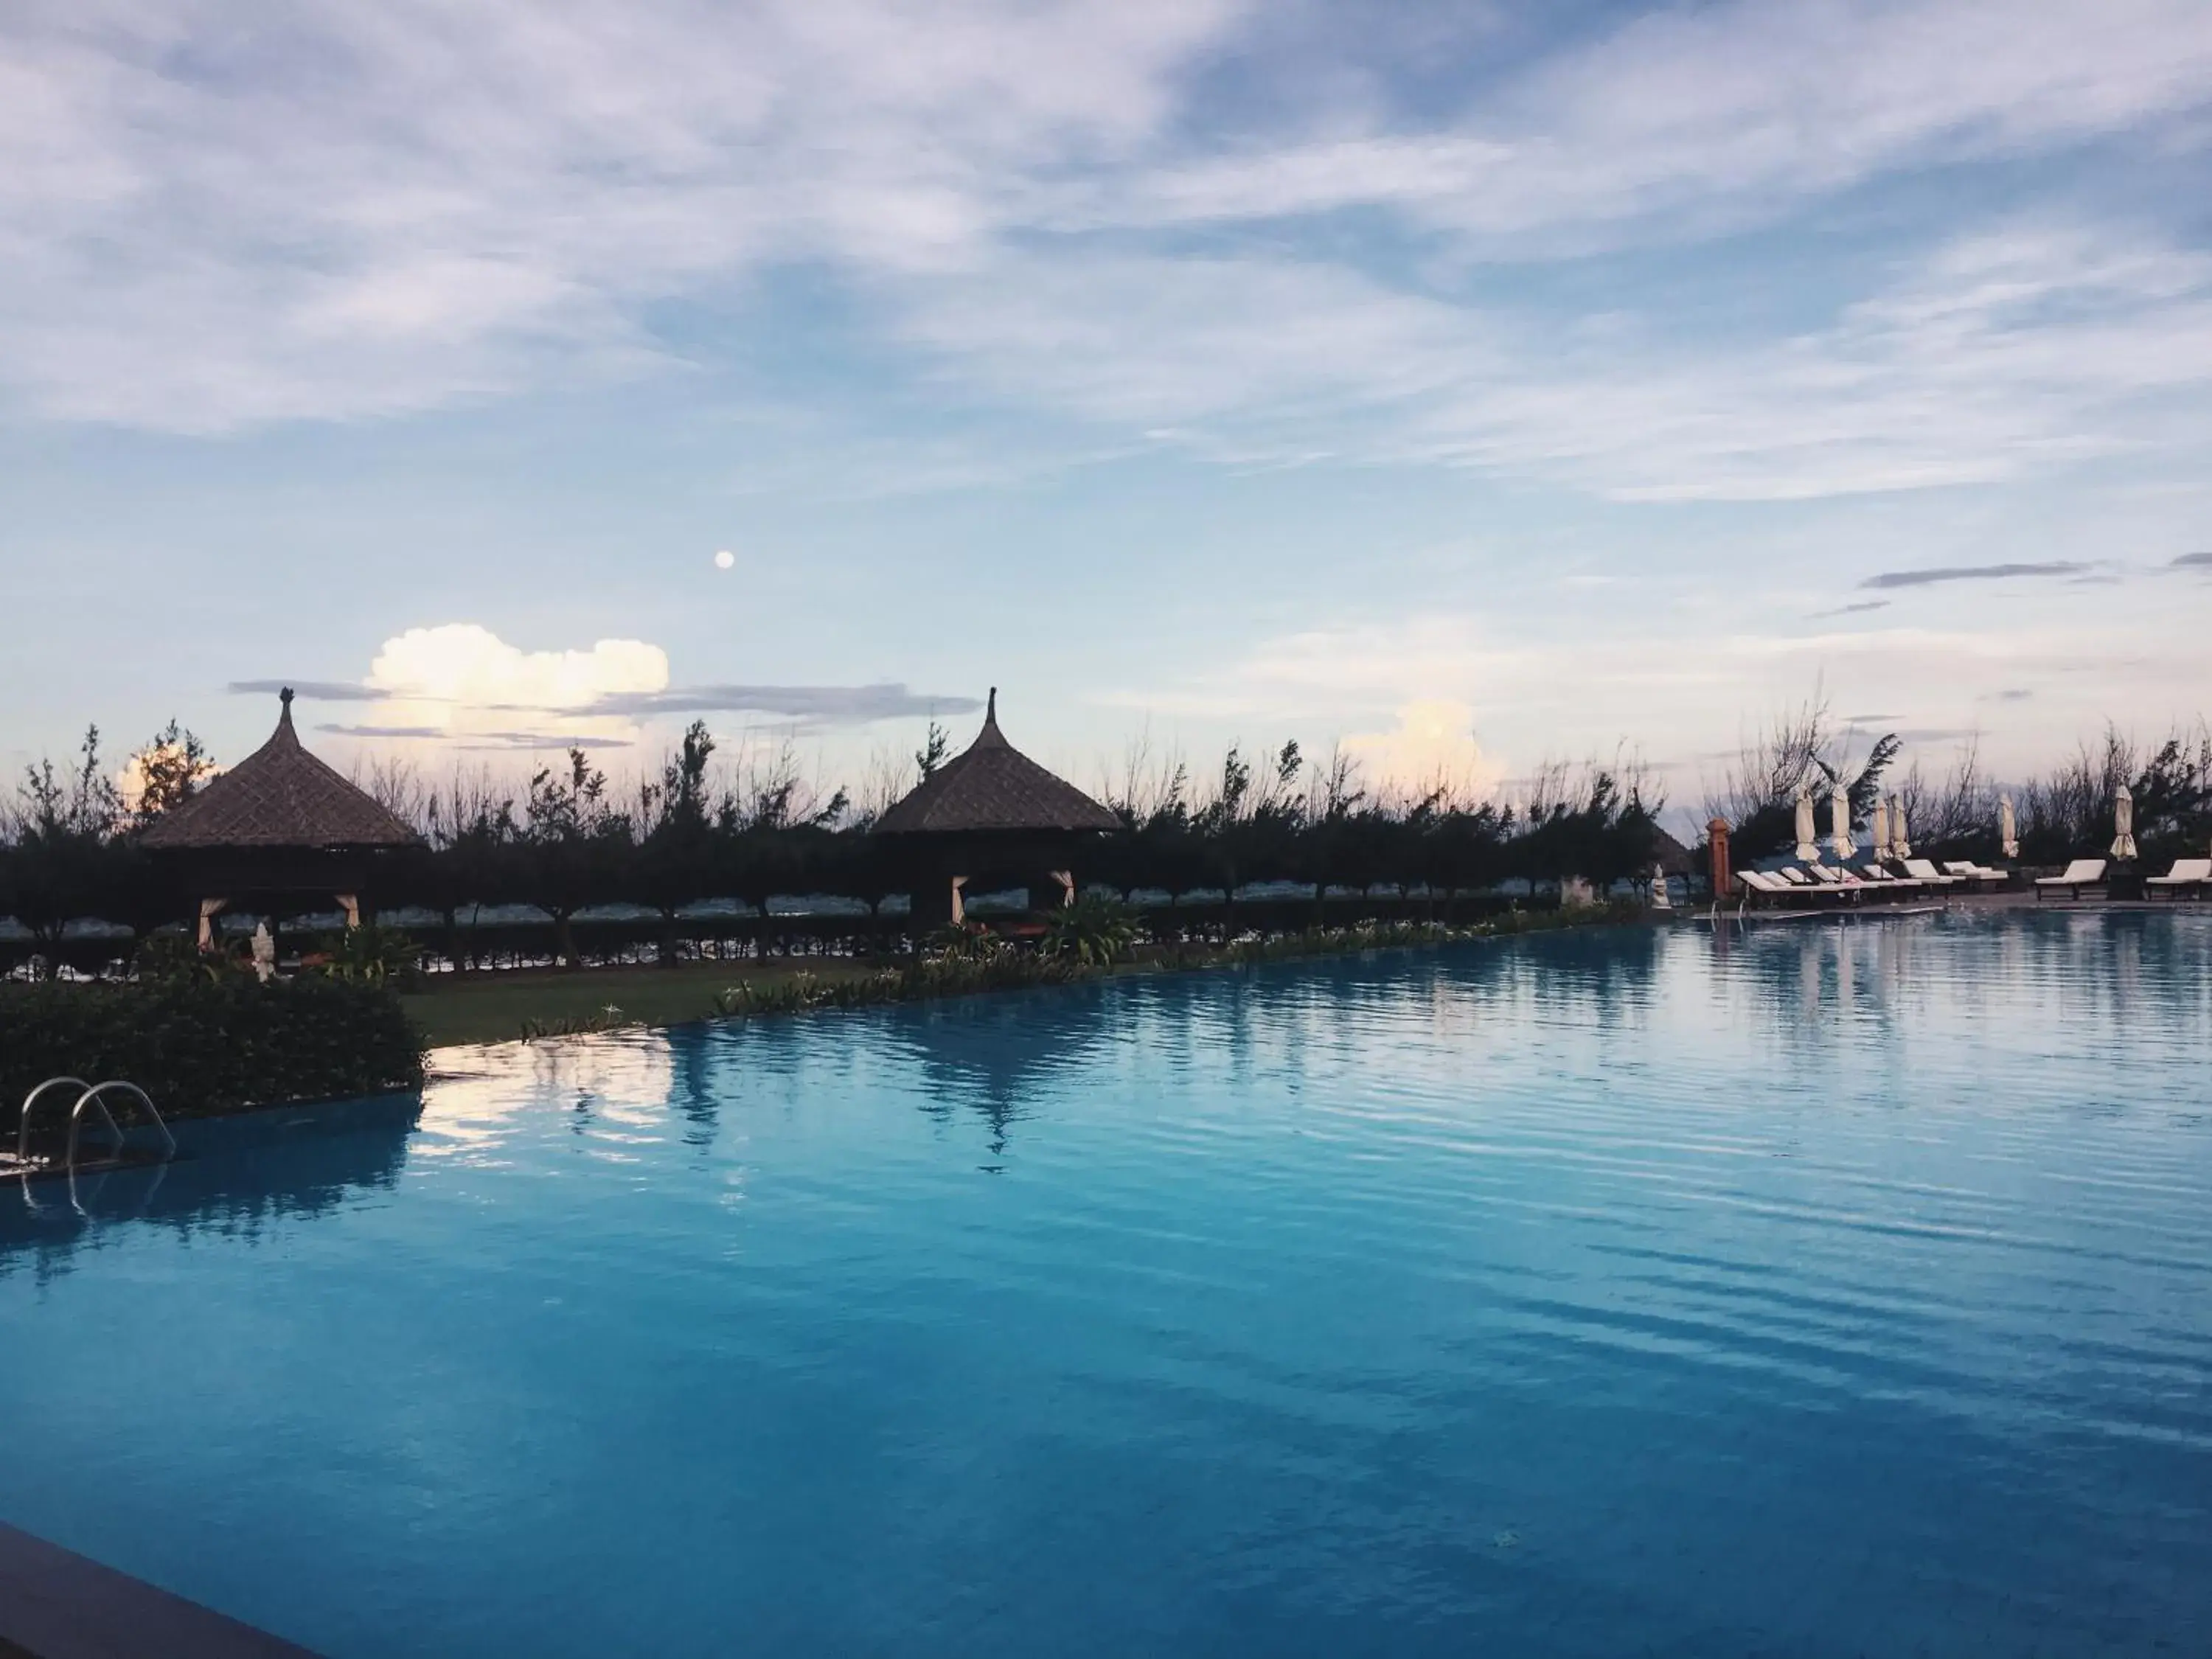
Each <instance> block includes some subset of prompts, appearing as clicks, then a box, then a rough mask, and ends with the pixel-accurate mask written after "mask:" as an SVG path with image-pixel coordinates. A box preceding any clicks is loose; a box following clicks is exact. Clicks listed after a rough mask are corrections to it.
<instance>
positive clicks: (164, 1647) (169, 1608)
mask: <svg viewBox="0 0 2212 1659" xmlns="http://www.w3.org/2000/svg"><path fill="white" fill-rule="evenodd" d="M152 1654H159V1655H161V1656H162V1659H316V1656H315V1655H313V1653H311V1652H309V1651H308V1650H307V1649H306V1648H302V1647H297V1646H295V1645H294V1644H292V1643H289V1642H286V1641H283V1640H280V1639H279V1638H276V1637H274V1636H271V1635H270V1634H269V1633H268V1632H266V1631H260V1630H256V1629H254V1627H253V1626H251V1625H242V1624H240V1623H239V1621H238V1620H235V1619H230V1618H226V1617H225V1616H224V1615H223V1614H222V1613H216V1612H215V1611H214V1610H213V1609H211V1608H209V1607H202V1606H201V1605H200V1604H199V1603H198V1602H197V1601H186V1600H185V1598H184V1597H183V1596H181V1595H170V1594H169V1592H168V1591H167V1590H165V1589H155V1587H154V1586H153V1585H151V1584H149V1583H146V1582H145V1581H144V1580H143V1579H138V1578H133V1577H131V1576H130V1574H128V1573H123V1572H118V1571H115V1569H114V1568H112V1567H104V1566H102V1565H100V1563H99V1562H97V1561H94V1560H92V1559H89V1558H88V1557H86V1556H82V1555H79V1554H77V1553H76V1552H75V1551H74V1550H65V1549H64V1548H62V1547H60V1546H59V1545H58V1544H50V1543H48V1542H47V1541H46V1540H45V1539H43V1538H38V1537H34V1536H33V1535H32V1534H29V1533H27V1532H22V1531H19V1530H18V1529H17V1528H14V1527H11V1526H9V1525H8V1524H7V1523H6V1522H0V1659H19V1656H20V1659H147V1656H149V1655H152Z"/></svg>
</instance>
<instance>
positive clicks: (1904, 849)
mask: <svg viewBox="0 0 2212 1659" xmlns="http://www.w3.org/2000/svg"><path fill="white" fill-rule="evenodd" d="M1889 850H1890V851H1891V852H1892V853H1893V854H1895V855H1896V856H1897V857H1899V858H1901V859H1909V858H1911V856H1912V843H1911V842H1909V841H1907V840H1905V797H1904V796H1902V795H1892V796H1891V797H1890V798H1889Z"/></svg>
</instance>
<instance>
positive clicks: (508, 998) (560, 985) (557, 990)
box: [401, 957, 869, 1048]
mask: <svg viewBox="0 0 2212 1659" xmlns="http://www.w3.org/2000/svg"><path fill="white" fill-rule="evenodd" d="M867 971H869V970H868V969H867V968H866V966H865V965H864V964H860V963H853V962H850V961H845V960H841V959H838V958H835V957H829V958H821V957H817V958H805V959H801V960H799V961H796V962H791V961H782V962H770V963H757V962H723V963H713V962H709V963H687V964H686V965H685V966H684V967H681V968H656V967H644V968H586V969H581V970H580V971H578V972H575V973H562V972H558V971H556V970H552V969H547V970H543V971H539V970H535V969H533V970H527V971H523V972H518V973H500V974H454V975H437V976H436V977H435V978H434V979H432V980H431V981H430V983H429V988H428V989H425V990H422V991H417V992H414V993H411V994H409V995H407V996H405V997H403V998H402V999H401V1000H402V1001H403V1002H404V1003H405V1004H406V1005H407V1012H409V1013H410V1015H412V1016H413V1017H414V1020H415V1023H416V1024H417V1025H419V1026H421V1027H422V1030H423V1032H424V1034H425V1035H426V1036H428V1039H429V1042H430V1046H431V1047H432V1048H448V1047H450V1046H452V1045H453V1044H454V1043H460V1042H513V1041H514V1040H515V1039H516V1038H518V1037H520V1036H522V1034H523V1024H524V1022H525V1021H530V1022H533V1023H535V1024H538V1025H539V1026H543V1027H547V1028H550V1029H554V1030H561V1029H582V1028H583V1026H584V1024H585V1023H586V1022H588V1023H590V1024H593V1025H599V1026H605V1027H612V1026H617V1025H676V1024H681V1023H682V1022H684V1021H685V1020H687V1019H704V1018H707V1017H708V1015H710V1014H712V1013H713V1012H714V994H715V993H716V992H717V991H720V990H721V989H722V988H723V987H726V986H730V985H735V984H737V983H738V981H740V980H757V979H767V980H781V979H788V978H789V977H790V976H791V975H793V974H796V973H801V972H804V973H810V974H812V975H815V976H816V977H817V978H819V979H838V978H843V977H848V976H850V975H856V974H863V973H866V972H867ZM609 1008H613V1009H614V1010H616V1011H617V1012H613V1013H609V1012H607V1010H608V1009H609Z"/></svg>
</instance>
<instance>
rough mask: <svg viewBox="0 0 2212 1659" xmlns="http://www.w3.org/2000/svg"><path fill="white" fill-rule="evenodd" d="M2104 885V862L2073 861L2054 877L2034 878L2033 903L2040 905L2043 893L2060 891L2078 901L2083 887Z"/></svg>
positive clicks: (2100, 860) (2098, 860) (2096, 860)
mask: <svg viewBox="0 0 2212 1659" xmlns="http://www.w3.org/2000/svg"><path fill="white" fill-rule="evenodd" d="M2104 884H2105V860H2102V859H2075V860H2074V862H2073V863H2071V864H2069V865H2068V866H2066V868H2065V869H2064V870H2063V871H2061V872H2059V873H2058V874H2057V875H2055V876H2038V877H2037V878H2035V902H2037V903H2038V904H2040V903H2042V902H2043V896H2044V895H2045V893H2056V892H2058V891H2060V890H2062V889H2063V890H2064V891H2065V893H2066V895H2067V896H2068V897H2069V898H2077V899H2078V898H2080V897H2081V890H2082V889H2083V888H2084V887H2102V886H2103V885H2104Z"/></svg>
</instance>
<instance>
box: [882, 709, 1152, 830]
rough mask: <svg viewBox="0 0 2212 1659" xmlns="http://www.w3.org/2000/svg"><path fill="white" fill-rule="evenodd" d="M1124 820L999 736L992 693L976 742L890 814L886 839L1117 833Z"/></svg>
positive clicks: (884, 821) (884, 819) (884, 826)
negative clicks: (985, 833) (1016, 833)
mask: <svg viewBox="0 0 2212 1659" xmlns="http://www.w3.org/2000/svg"><path fill="white" fill-rule="evenodd" d="M1120 828H1121V819H1119V818H1117V817H1115V816H1114V815H1113V813H1111V812H1109V811H1107V810H1106V809H1105V808H1104V807H1103V806H1101V805H1099V804H1098V803H1097V801H1095V800H1093V799H1091V797H1090V796H1088V795H1086V794H1085V793H1083V792H1082V791H1081V790H1080V789H1078V788H1077V787H1075V786H1074V785H1073V784H1072V783H1068V782H1066V781H1064V780H1062V779H1060V778H1056V777H1054V775H1052V774H1051V773H1049V772H1048V771H1046V770H1045V769H1044V768H1042V766H1039V765H1038V764H1037V763H1036V762H1035V761H1033V760H1031V759H1030V757H1028V756H1026V755H1024V754H1023V753H1022V752H1021V751H1020V750H1018V749H1016V748H1015V747H1014V746H1013V744H1010V743H1008V742H1007V741H1006V733H1005V732H1001V731H1000V730H999V693H998V689H997V688H996V687H995V686H994V687H993V688H992V691H991V702H990V707H989V708H988V710H987V712H986V713H985V714H984V716H983V729H982V731H981V732H979V733H978V734H977V735H976V738H975V742H974V743H972V744H969V745H968V747H967V748H966V749H965V750H963V751H962V752H961V753H959V754H957V755H956V756H954V757H952V758H951V760H949V761H947V762H945V764H944V765H942V766H940V767H939V768H938V769H937V770H936V771H935V772H933V773H932V774H931V775H929V776H928V777H926V778H924V779H923V780H922V781H921V783H919V784H918V785H916V786H915V789H914V791H913V793H911V794H908V796H907V797H906V798H905V799H902V800H901V801H900V802H899V803H898V804H897V805H895V806H893V807H892V808H891V809H890V811H888V812H886V813H884V816H883V817H882V818H881V819H880V820H878V823H877V824H876V832H877V833H878V835H884V836H914V835H960V834H973V833H975V832H977V831H985V830H1029V831H1036V830H1079V829H1120Z"/></svg>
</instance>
